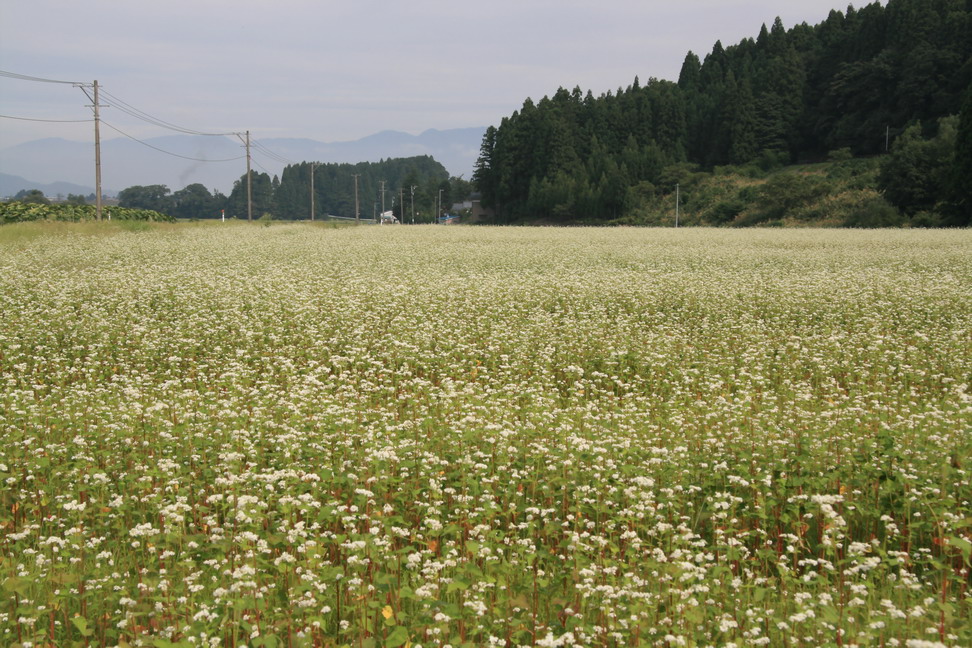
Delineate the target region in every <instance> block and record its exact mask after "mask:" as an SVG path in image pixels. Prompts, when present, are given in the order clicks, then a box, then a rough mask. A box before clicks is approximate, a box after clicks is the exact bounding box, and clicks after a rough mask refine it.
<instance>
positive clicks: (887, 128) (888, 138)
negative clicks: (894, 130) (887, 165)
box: [884, 126, 891, 153]
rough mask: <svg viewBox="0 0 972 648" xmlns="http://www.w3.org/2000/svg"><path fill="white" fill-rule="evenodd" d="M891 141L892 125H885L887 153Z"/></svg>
mask: <svg viewBox="0 0 972 648" xmlns="http://www.w3.org/2000/svg"><path fill="white" fill-rule="evenodd" d="M890 143H891V127H890V126H885V127H884V152H885V153H887V152H888V147H889V145H890Z"/></svg>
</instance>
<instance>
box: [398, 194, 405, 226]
mask: <svg viewBox="0 0 972 648" xmlns="http://www.w3.org/2000/svg"><path fill="white" fill-rule="evenodd" d="M398 204H399V205H401V207H400V208H399V210H398V211H400V212H402V220H401V221H399V222H401V223H404V222H405V187H399V188H398Z"/></svg>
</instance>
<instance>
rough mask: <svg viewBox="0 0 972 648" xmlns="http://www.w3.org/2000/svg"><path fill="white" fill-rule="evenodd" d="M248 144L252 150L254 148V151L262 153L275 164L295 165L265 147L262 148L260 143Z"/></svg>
mask: <svg viewBox="0 0 972 648" xmlns="http://www.w3.org/2000/svg"><path fill="white" fill-rule="evenodd" d="M250 143H251V144H252V145H253V148H255V149H256V150H258V151H260V152H261V153H263V154H264V155H266V156H267V157H269V158H271V159H273V160H275V161H277V162H281V163H283V164H296V162H293V161H292V160H288V159H287V158H285V157H284V156H282V155H279V154H278V153H274V152H273V151H271V150H270V149H268V148H267V147H266V146H264V145H263V144H261V143H260V142H258V141H256V140H253V141H251V142H250Z"/></svg>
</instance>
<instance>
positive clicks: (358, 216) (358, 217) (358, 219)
mask: <svg viewBox="0 0 972 648" xmlns="http://www.w3.org/2000/svg"><path fill="white" fill-rule="evenodd" d="M359 175H361V174H360V173H352V174H351V176H352V177H353V178H354V220H355V221H356V222H357V223H358V224H361V209H359V207H358V176H359Z"/></svg>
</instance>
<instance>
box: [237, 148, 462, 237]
mask: <svg viewBox="0 0 972 648" xmlns="http://www.w3.org/2000/svg"><path fill="white" fill-rule="evenodd" d="M312 168H313V172H314V211H315V217H320V216H323V215H325V214H335V215H341V216H354V215H355V213H354V209H355V202H354V201H355V199H354V192H355V180H354V177H355V176H357V177H358V180H357V185H358V204H359V209H360V211H361V217H362V218H371V217H372V216H373V215H374V214H375V212H376V211H380V210H381V209H382V205H384V209H385V210H387V211H394V213H395V215H396V216H397V217H398V218H399V219H404V220H406V221H410V220H411V215H412V212H411V209H412V203H413V197H414V204H415V211H416V213H417V217H416V222H430V221H431V220H432V218H433V213H434V211H435V208H436V200H437V199H438V197H439V190H440V189H441V190H442V191H443V193H442V206H443V210H447V209H448V208H449V207H450V206H451V202H450V200H451V198H452V197H453V196H455V197H457V198H463V199H464V198H466V197H467V196H468V195H469V190H470V183H469V181H466V180H462V179H461V178H451V179H450V178H449V173H448V171H446V169H445V167H443V166H442V165H441V164H440V163H439V162H436V161H435V160H434V159H433V158H432V157H430V156H428V155H420V156H415V157H409V158H391V159H387V160H381V161H379V162H360V163H358V164H333V163H332V164H317V163H315V164H313V165H312V164H311V163H309V162H302V163H300V164H293V165H289V166H287V167H285V168H284V170H283V173H282V174H281V176H280V183H279V186H278V187H276V189H275V190H274V194H273V196H274V199H273V200H274V205H273V214H274V217H276V218H285V219H295V220H297V219H307V218H310V187H311V182H310V174H311V170H312ZM412 187H415V191H414V195H413V192H412ZM244 189H245V186H244ZM382 191H384V195H382ZM403 203H404V209H403Z"/></svg>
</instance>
